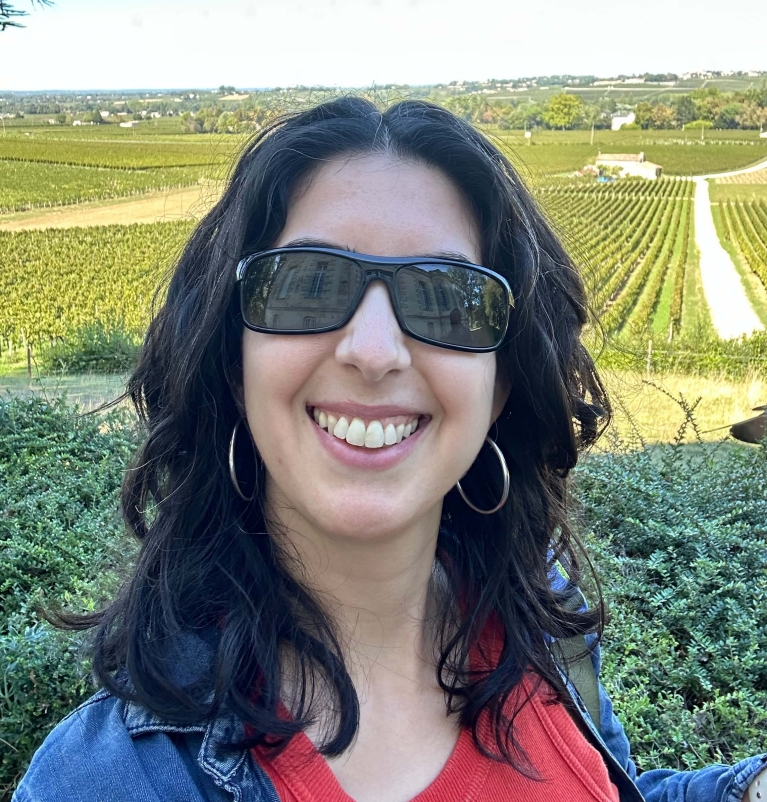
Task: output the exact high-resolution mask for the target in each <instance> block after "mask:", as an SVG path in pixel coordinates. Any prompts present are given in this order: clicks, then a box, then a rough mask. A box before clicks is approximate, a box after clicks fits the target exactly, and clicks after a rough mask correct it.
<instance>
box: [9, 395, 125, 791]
mask: <svg viewBox="0 0 767 802" xmlns="http://www.w3.org/2000/svg"><path fill="white" fill-rule="evenodd" d="M76 413H77V410H76V409H75V408H73V407H69V406H68V405H67V404H66V403H65V401H64V399H61V398H59V399H54V400H50V401H48V400H44V399H39V398H25V399H22V398H11V397H8V398H6V399H4V400H0V476H2V481H0V559H1V560H2V568H3V570H2V577H1V578H0V739H2V740H1V741H0V742H1V743H3V744H4V747H3V749H2V750H1V751H0V798H2V799H6V798H8V797H7V793H8V791H9V790H10V789H11V788H12V787H13V786H14V785H15V783H16V781H17V780H18V778H19V777H20V776H21V775H22V774H23V771H24V769H25V767H26V765H27V764H28V762H29V759H30V757H31V754H32V752H33V750H34V749H35V748H36V747H37V746H38V745H39V744H40V742H41V740H42V738H43V737H44V736H45V734H46V733H47V732H48V730H50V728H51V727H52V726H53V725H54V724H55V723H56V722H57V721H59V720H60V719H61V718H62V717H63V716H64V715H65V714H66V713H67V712H69V711H70V710H71V709H72V708H73V707H74V706H75V705H77V704H78V703H79V702H80V701H82V700H83V699H84V698H86V697H87V696H88V695H89V694H90V693H92V688H91V686H90V682H89V679H88V672H89V665H88V663H87V661H86V660H85V659H84V657H83V655H82V653H81V648H80V647H81V644H82V638H81V637H80V636H68V635H65V634H62V633H58V632H55V631H53V630H52V629H51V628H50V627H49V626H48V625H47V624H45V623H41V621H40V619H39V617H38V615H37V612H36V610H35V606H36V604H37V603H38V602H43V603H45V604H46V605H54V606H55V605H57V604H62V605H65V606H67V607H69V608H70V609H79V610H93V609H97V608H98V607H99V606H100V605H101V604H102V603H103V602H104V600H105V599H107V598H108V597H109V596H110V595H111V594H112V593H113V592H114V590H115V588H116V583H117V581H118V576H119V574H120V572H121V571H124V570H128V569H129V568H130V564H131V560H132V558H133V555H134V553H135V549H134V545H133V544H132V543H131V542H129V541H128V540H127V538H126V536H125V535H124V530H123V526H122V522H121V520H120V516H119V514H118V496H117V491H118V488H119V485H120V481H121V479H122V475H123V471H124V469H125V465H126V463H127V461H128V459H129V456H130V454H131V453H132V451H133V450H134V449H135V447H136V445H137V436H136V432H135V430H134V427H133V424H132V418H131V417H130V416H129V415H128V414H127V413H126V412H125V411H112V412H110V413H108V414H107V415H105V416H101V417H98V416H94V415H86V416H82V417H78V415H77V414H76Z"/></svg>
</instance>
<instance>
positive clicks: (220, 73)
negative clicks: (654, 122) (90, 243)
mask: <svg viewBox="0 0 767 802" xmlns="http://www.w3.org/2000/svg"><path fill="white" fill-rule="evenodd" d="M13 2H14V5H15V6H16V7H17V8H24V9H27V10H29V12H30V13H29V16H28V17H26V19H25V21H24V22H25V24H26V27H25V28H23V29H8V30H6V31H5V32H4V33H0V90H27V91H28V90H44V89H51V90H52V89H72V90H80V89H94V90H98V89H162V88H201V89H203V88H212V87H218V86H219V85H221V84H225V85H233V86H235V87H237V88H255V87H274V86H295V85H297V84H305V85H308V86H318V85H324V86H344V87H362V86H371V85H372V84H374V83H375V84H379V85H380V84H386V83H398V84H410V85H418V84H433V83H446V82H449V81H452V80H485V79H487V78H515V77H522V76H531V75H553V74H561V73H569V74H575V75H587V74H595V75H597V76H600V77H612V76H614V75H618V74H621V73H624V74H632V73H642V72H646V71H649V72H677V73H680V72H687V71H694V70H706V69H710V70H737V69H741V70H755V69H761V70H767V2H765V0H739V2H737V3H724V2H722V0H715V1H714V2H711V1H710V0H698V1H697V2H690V0H642V2H623V1H622V0H593V1H592V2H591V3H589V4H584V3H577V2H574V1H573V0H525V1H524V2H518V1H517V0H209V1H208V2H202V0H151V2H145V1H143V2H142V1H141V0H138V1H133V2H131V1H130V0H55V5H54V6H52V7H48V8H39V7H38V6H34V7H33V6H32V0H13Z"/></svg>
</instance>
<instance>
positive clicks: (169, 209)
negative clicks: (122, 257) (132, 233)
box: [0, 184, 218, 231]
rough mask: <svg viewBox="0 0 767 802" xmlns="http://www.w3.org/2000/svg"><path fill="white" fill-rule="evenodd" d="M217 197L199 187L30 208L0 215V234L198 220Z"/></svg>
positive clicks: (208, 186)
mask: <svg viewBox="0 0 767 802" xmlns="http://www.w3.org/2000/svg"><path fill="white" fill-rule="evenodd" d="M217 198H218V190H217V188H216V186H215V185H213V184H202V185H196V186H193V187H182V188H181V189H171V190H167V191H164V192H150V193H147V194H146V195H141V196H139V197H135V196H134V197H131V198H121V199H116V200H109V201H91V202H88V203H78V204H76V205H72V206H60V207H58V208H54V209H46V210H42V209H33V210H32V211H29V212H19V213H15V214H5V215H0V231H25V230H29V229H42V228H75V227H83V226H108V225H115V224H121V225H127V224H128V223H157V222H161V221H169V220H185V219H189V220H197V219H199V218H200V217H201V216H202V215H203V214H205V212H206V211H207V210H208V209H209V208H210V207H211V206H212V205H213V203H215V201H216V200H217Z"/></svg>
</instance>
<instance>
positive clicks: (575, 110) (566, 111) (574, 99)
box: [543, 92, 583, 131]
mask: <svg viewBox="0 0 767 802" xmlns="http://www.w3.org/2000/svg"><path fill="white" fill-rule="evenodd" d="M582 110H583V101H582V100H581V99H580V98H579V97H578V96H577V95H568V94H566V93H565V92H562V93H561V94H559V95H554V97H552V98H551V99H550V100H549V102H548V106H547V108H546V111H545V112H544V115H543V119H544V121H545V122H546V123H547V124H548V125H550V126H551V127H552V128H561V129H562V130H563V131H564V130H565V128H571V127H572V125H573V123H574V122H575V121H576V120H577V119H578V117H579V116H580V114H581V111H582Z"/></svg>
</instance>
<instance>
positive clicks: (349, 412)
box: [307, 401, 424, 420]
mask: <svg viewBox="0 0 767 802" xmlns="http://www.w3.org/2000/svg"><path fill="white" fill-rule="evenodd" d="M307 406H309V407H317V408H318V409H321V410H323V411H324V412H337V413H338V414H339V415H344V416H346V417H348V418H362V419H363V420H380V419H381V418H395V417H397V416H398V415H403V416H405V417H407V416H411V417H415V416H416V415H418V416H420V415H423V414H424V413H423V412H420V411H419V410H417V409H414V408H413V407H405V406H400V405H399V404H377V405H375V406H370V405H368V404H357V403H356V402H354V401H313V402H311V403H310V404H308V405H307Z"/></svg>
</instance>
